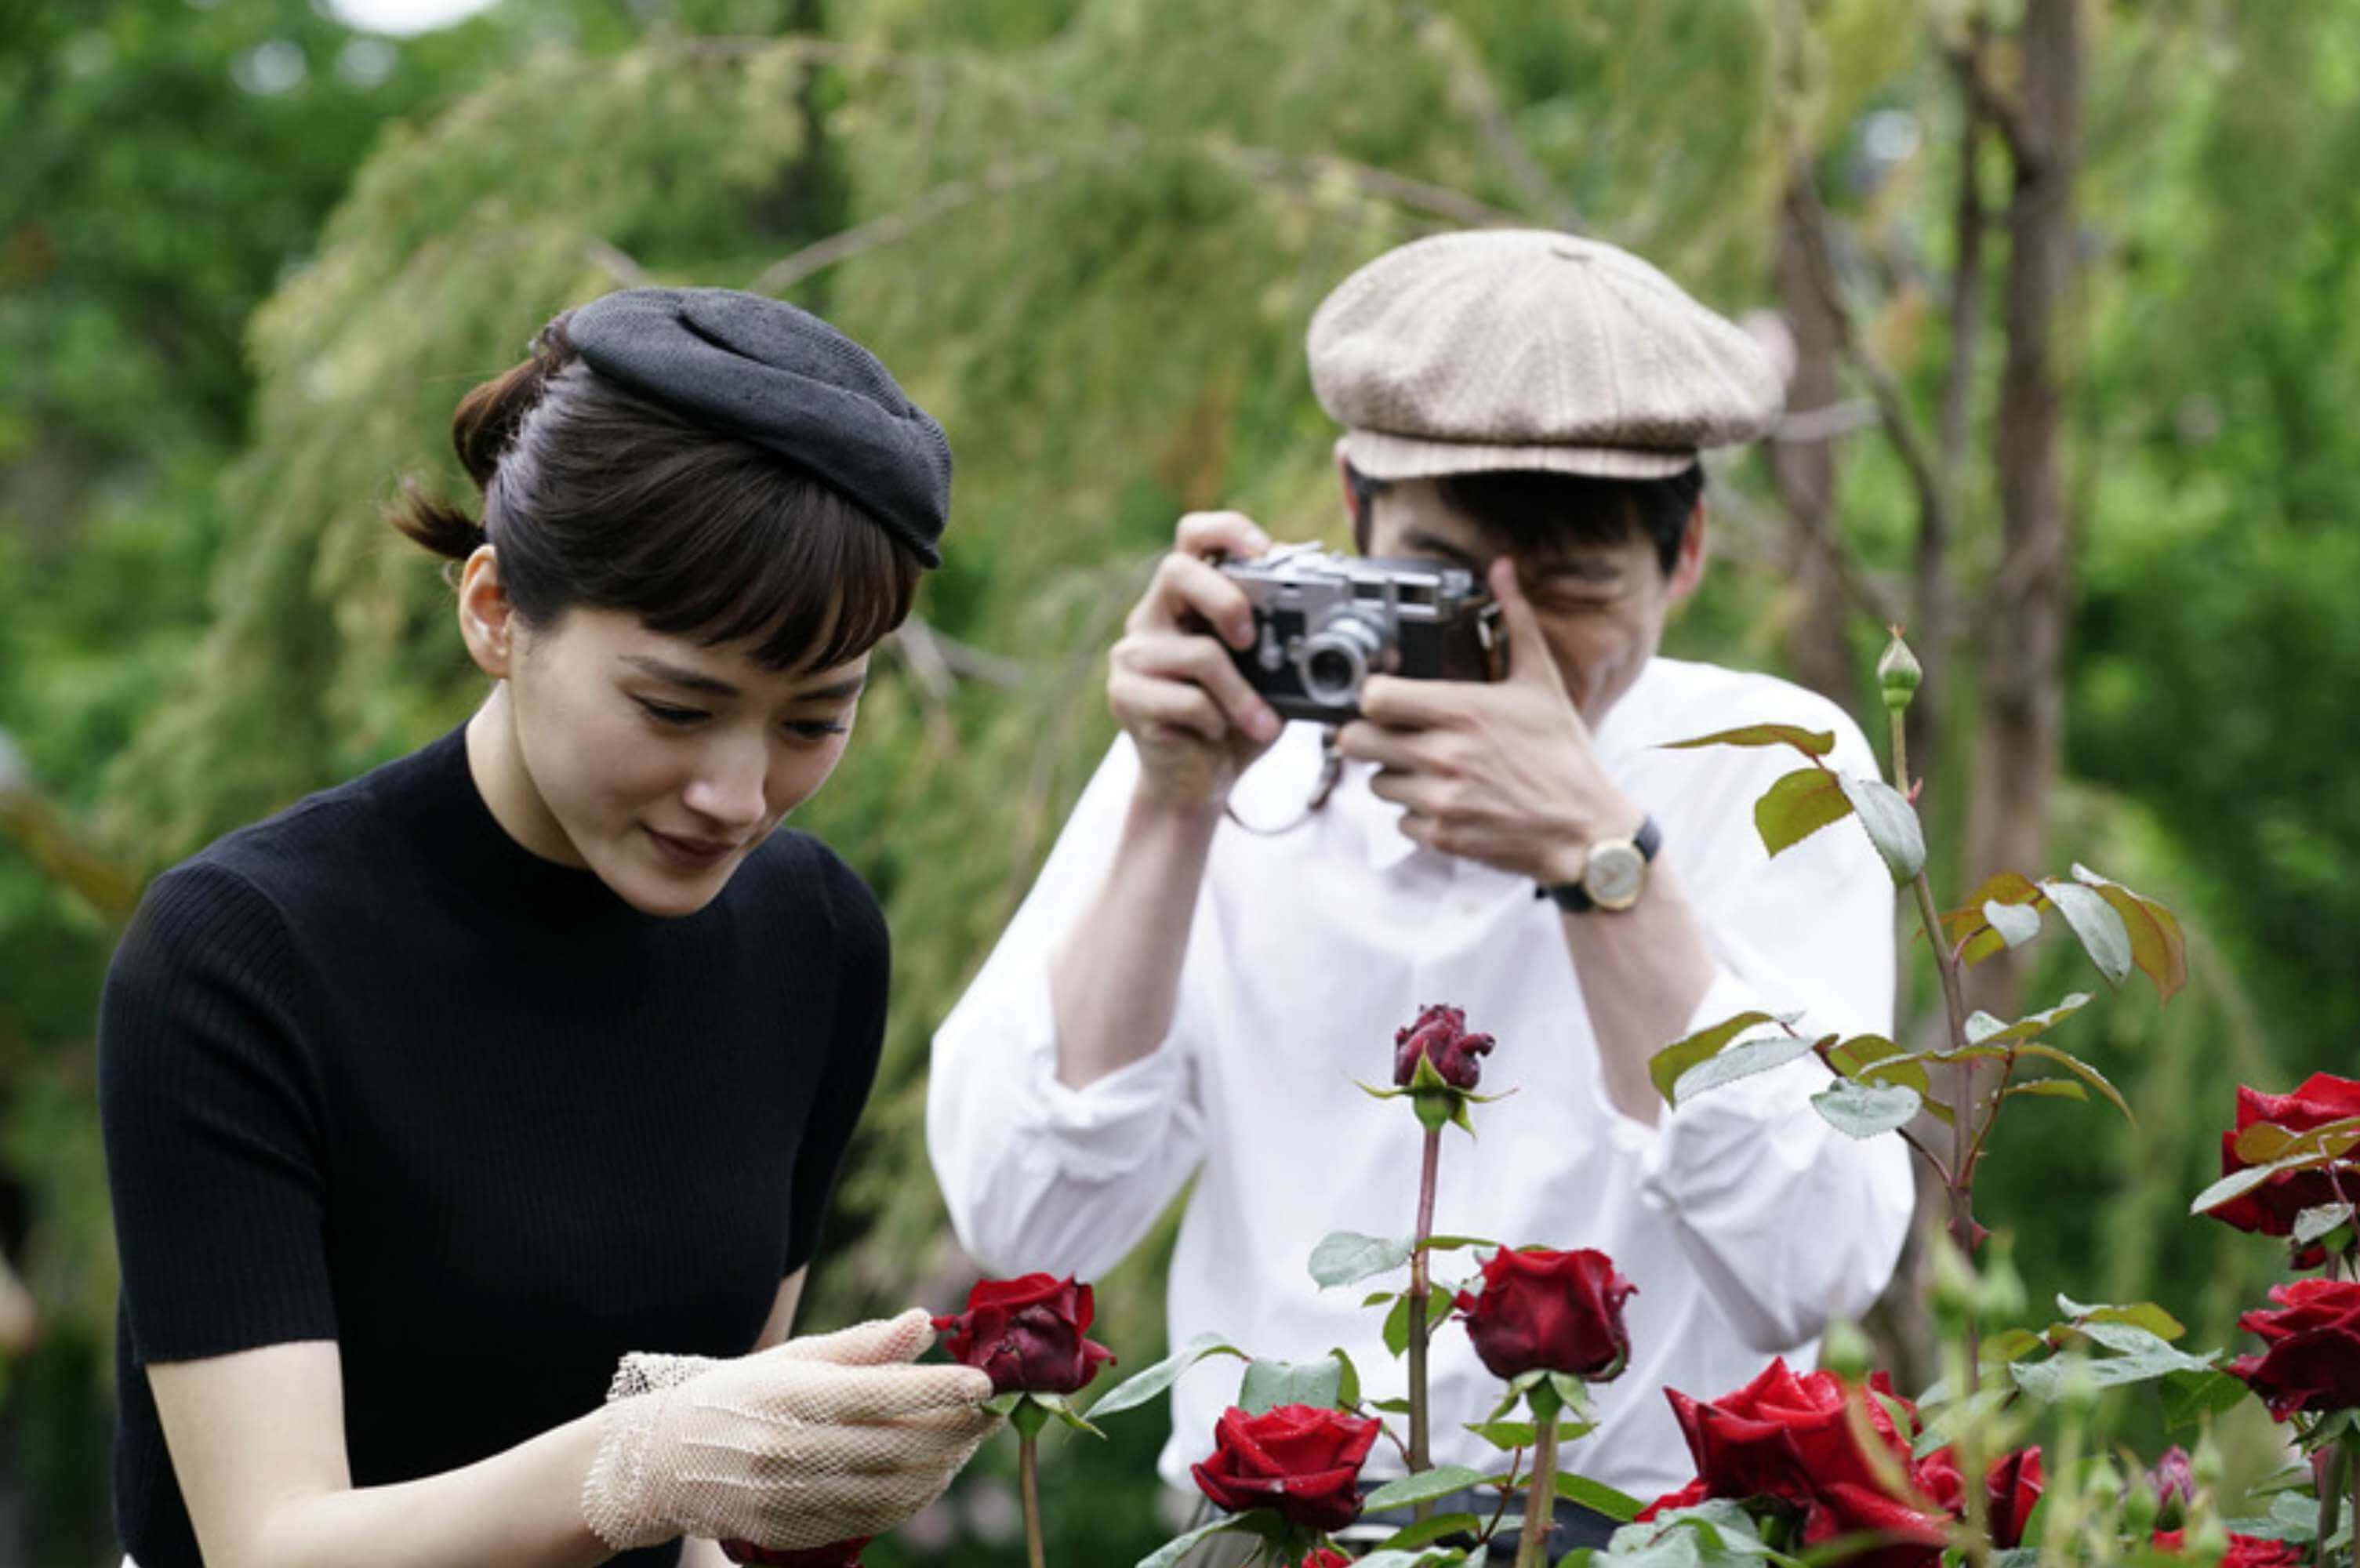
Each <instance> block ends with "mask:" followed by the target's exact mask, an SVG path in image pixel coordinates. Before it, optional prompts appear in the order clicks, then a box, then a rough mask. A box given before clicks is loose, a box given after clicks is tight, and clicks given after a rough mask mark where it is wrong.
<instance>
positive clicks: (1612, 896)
mask: <svg viewBox="0 0 2360 1568" xmlns="http://www.w3.org/2000/svg"><path fill="white" fill-rule="evenodd" d="M1663 844H1664V830H1663V829H1661V828H1659V827H1657V826H1656V825H1655V818H1653V817H1649V818H1647V819H1646V820H1645V821H1644V822H1641V823H1640V824H1639V831H1638V832H1637V833H1633V834H1632V835H1631V836H1630V837H1629V838H1602V839H1600V840H1599V841H1598V842H1597V843H1596V844H1591V845H1590V857H1589V859H1588V860H1586V861H1584V862H1583V863H1582V867H1581V880H1580V881H1579V882H1560V883H1558V884H1557V885H1556V886H1555V887H1550V886H1548V885H1547V884H1546V883H1544V884H1542V885H1541V886H1540V887H1535V888H1534V889H1533V897H1534V898H1554V899H1556V900H1557V908H1558V909H1566V910H1568V911H1570V912H1571V913H1574V914H1577V915H1582V914H1588V913H1589V912H1590V910H1592V909H1629V908H1630V907H1631V906H1632V905H1633V904H1635V903H1637V902H1638V901H1639V895H1640V894H1641V893H1643V892H1644V891H1646V887H1647V863H1648V862H1649V861H1651V860H1653V859H1655V851H1657V850H1658V849H1661V848H1662V847H1663Z"/></svg>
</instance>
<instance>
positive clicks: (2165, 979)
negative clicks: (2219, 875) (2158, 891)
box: [2073, 865, 2188, 1002]
mask: <svg viewBox="0 0 2360 1568" xmlns="http://www.w3.org/2000/svg"><path fill="white" fill-rule="evenodd" d="M2073 878H2074V880H2075V881H2077V882H2080V883H2081V884H2083V885H2084V886H2085V887H2092V888H2095V889H2096V890H2097V894H2098V897H2100V898H2103V899H2104V900H2105V901H2106V902H2107V903H2108V904H2110V905H2112V906H2113V907H2114V913H2115V914H2117V915H2120V916H2121V917H2122V920H2123V929H2124V930H2125V931H2126V932H2127V933H2128V934H2129V936H2130V942H2131V962H2132V963H2134V964H2137V965H2138V968H2139V973H2140V974H2142V975H2146V976H2147V978H2148V979H2149V980H2151V981H2153V982H2154V983H2155V992H2156V996H2158V998H2159V999H2160V1000H2162V1001H2166V1002H2169V1001H2170V1000H2171V998H2172V996H2174V995H2175V994H2177V993H2178V991H2179V990H2180V987H2181V986H2182V985H2187V984H2188V939H2187V938H2186V937H2184V936H2182V935H2181V934H2180V920H2179V918H2178V917H2177V916H2175V915H2174V914H2173V913H2172V912H2171V911H2170V910H2169V909H2166V908H2164V906H2162V905H2161V904H2158V903H2157V902H2156V901H2155V900H2154V899H2153V898H2145V897H2143V896H2141V895H2139V894H2137V893H2134V892H2132V891H2131V890H2130V889H2129V888H2127V887H2124V886H2123V885H2122V884H2121V883H2119V882H2111V881H2108V880H2107V879H2106V878H2105V877H2101V876H2099V875H2098V874H2097V873H2096V872H2094V871H2092V870H2091V869H2090V868H2089V867H2088V866H2080V865H2077V866H2074V867H2073Z"/></svg>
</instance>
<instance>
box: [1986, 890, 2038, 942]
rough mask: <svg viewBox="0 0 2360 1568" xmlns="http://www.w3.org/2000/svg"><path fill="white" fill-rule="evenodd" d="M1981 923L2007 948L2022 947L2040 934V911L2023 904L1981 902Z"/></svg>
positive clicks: (1987, 899) (1993, 899) (1992, 899)
mask: <svg viewBox="0 0 2360 1568" xmlns="http://www.w3.org/2000/svg"><path fill="white" fill-rule="evenodd" d="M1983 923H1984V924H1985V925H1987V926H1989V927H1990V928H1991V929H1992V932H1993V934H1994V935H1995V936H1997V937H1998V938H1999V940H2000V942H2002V943H2003V944H2005V946H2008V947H2022V946H2023V945H2024V944H2025V943H2026V942H2030V941H2031V940H2032V939H2033V938H2034V937H2037V936H2038V935H2039V934H2040V911H2039V910H2038V909H2033V908H2031V907H2029V906H2027V905H2024V904H2003V903H2001V902H2000V901H1999V900H1998V899H1996V898H1986V899H1984V900H1983Z"/></svg>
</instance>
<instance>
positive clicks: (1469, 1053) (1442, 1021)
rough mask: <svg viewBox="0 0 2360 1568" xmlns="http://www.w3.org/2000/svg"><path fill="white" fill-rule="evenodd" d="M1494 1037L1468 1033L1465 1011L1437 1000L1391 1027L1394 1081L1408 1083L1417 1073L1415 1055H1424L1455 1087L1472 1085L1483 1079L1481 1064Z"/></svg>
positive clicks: (1400, 1083)
mask: <svg viewBox="0 0 2360 1568" xmlns="http://www.w3.org/2000/svg"><path fill="white" fill-rule="evenodd" d="M1493 1043H1494V1041H1493V1040H1492V1039H1491V1036H1490V1035H1488V1034H1469V1033H1468V1032H1467V1014H1466V1013H1465V1011H1464V1010H1462V1009H1460V1008H1458V1007H1444V1006H1442V1005H1441V1004H1439V1003H1437V1004H1436V1005H1435V1006H1433V1007H1428V1008H1426V1010H1425V1011H1424V1012H1422V1013H1420V1014H1418V1015H1417V1022H1415V1023H1414V1024H1412V1025H1410V1026H1409V1027H1408V1028H1407V1029H1395V1030H1394V1031H1393V1083H1394V1084H1395V1085H1396V1086H1398V1087H1400V1088H1404V1089H1406V1088H1408V1087H1409V1081H1410V1080H1411V1079H1412V1078H1414V1077H1415V1076H1416V1074H1417V1059H1418V1058H1419V1057H1421V1056H1423V1057H1425V1058H1426V1060H1427V1061H1428V1062H1433V1063H1434V1070H1435V1071H1436V1072H1437V1073H1440V1074H1442V1081H1443V1082H1444V1083H1448V1084H1449V1085H1450V1086H1451V1087H1452V1088H1454V1089H1470V1090H1471V1089H1473V1088H1474V1087H1475V1085H1476V1084H1478V1083H1481V1082H1482V1080H1483V1064H1482V1063H1481V1062H1478V1061H1476V1060H1475V1059H1476V1058H1477V1057H1479V1056H1484V1055H1488V1054H1489V1053H1490V1051H1491V1047H1492V1045H1493Z"/></svg>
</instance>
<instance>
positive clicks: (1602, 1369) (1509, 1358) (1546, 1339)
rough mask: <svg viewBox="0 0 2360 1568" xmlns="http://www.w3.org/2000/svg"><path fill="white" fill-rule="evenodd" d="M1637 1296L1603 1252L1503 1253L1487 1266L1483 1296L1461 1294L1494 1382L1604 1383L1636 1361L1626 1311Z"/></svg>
mask: <svg viewBox="0 0 2360 1568" xmlns="http://www.w3.org/2000/svg"><path fill="white" fill-rule="evenodd" d="M1637 1290H1638V1287H1637V1286H1635V1285H1633V1284H1632V1283H1631V1281H1630V1280H1628V1279H1624V1278H1622V1276H1621V1275H1620V1274H1617V1273H1616V1272H1614V1264H1613V1262H1612V1260H1611V1259H1610V1258H1608V1257H1607V1256H1606V1254H1604V1253H1602V1252H1598V1251H1594V1250H1591V1249H1589V1248H1584V1249H1582V1250H1581V1251H1579V1252H1550V1251H1548V1250H1546V1248H1542V1247H1535V1248H1533V1249H1532V1250H1530V1251H1525V1252H1518V1251H1515V1250H1513V1248H1510V1247H1502V1248H1501V1249H1500V1250H1499V1251H1497V1252H1495V1253H1493V1254H1492V1255H1491V1257H1490V1258H1486V1259H1485V1260H1484V1263H1483V1289H1482V1290H1481V1292H1480V1293H1475V1292H1470V1291H1465V1290H1462V1291H1460V1292H1459V1312H1461V1313H1463V1314H1464V1315H1465V1316H1466V1319H1467V1335H1468V1337H1469V1338H1470V1339H1472V1340H1473V1341H1474V1342H1475V1354H1476V1355H1477V1356H1480V1357H1482V1360H1483V1365H1484V1366H1486V1367H1490V1368H1491V1375H1492V1376H1493V1377H1520V1376H1522V1375H1523V1374H1524V1373H1526V1372H1531V1371H1535V1370H1546V1371H1550V1372H1569V1373H1571V1374H1572V1375H1573V1376H1575V1377H1587V1378H1590V1379H1591V1380H1593V1381H1596V1382H1604V1381H1605V1380H1606V1379H1608V1378H1610V1377H1616V1376H1618V1375H1619V1374H1620V1373H1621V1372H1622V1367H1623V1364H1624V1363H1625V1362H1627V1361H1629V1360H1630V1359H1631V1335H1630V1334H1629V1333H1628V1332H1627V1331H1626V1330H1625V1329H1624V1328H1623V1326H1622V1303H1623V1302H1624V1301H1626V1300H1628V1299H1629V1298H1630V1297H1631V1296H1632V1295H1633V1294H1635V1293H1636V1292H1637Z"/></svg>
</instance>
